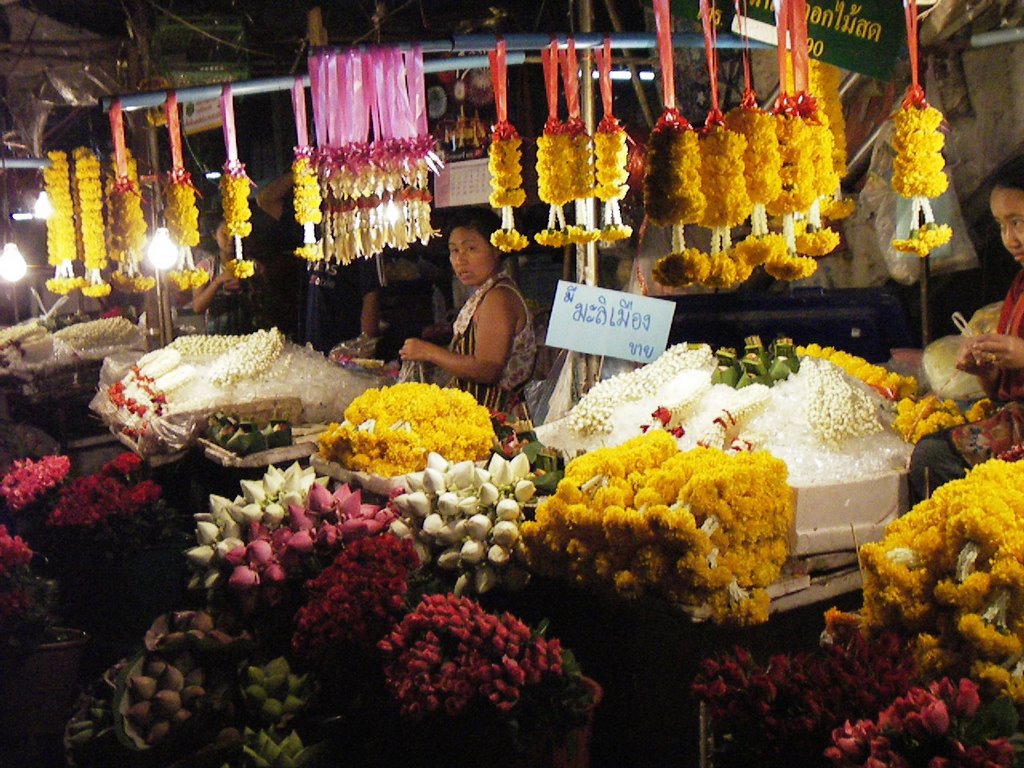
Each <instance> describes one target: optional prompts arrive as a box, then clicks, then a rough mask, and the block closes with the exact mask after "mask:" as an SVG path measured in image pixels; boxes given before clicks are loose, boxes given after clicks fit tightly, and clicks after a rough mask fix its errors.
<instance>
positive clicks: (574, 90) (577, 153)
mask: <svg viewBox="0 0 1024 768" xmlns="http://www.w3.org/2000/svg"><path fill="white" fill-rule="evenodd" d="M560 56H561V62H562V82H563V83H564V84H565V103H566V105H567V106H568V110H569V119H568V120H566V122H565V126H564V128H565V132H566V134H567V135H568V137H569V143H568V146H567V147H566V149H567V150H568V154H567V155H566V157H565V158H564V160H563V173H565V174H566V175H567V177H568V183H569V196H570V199H571V200H572V201H573V204H574V209H575V221H574V223H573V224H572V225H570V226H568V227H566V229H565V232H566V239H567V240H568V242H569V243H570V244H572V245H583V244H586V243H592V242H594V241H595V240H597V239H598V238H599V237H600V236H601V232H600V230H597V229H594V228H593V227H591V226H589V225H588V221H587V219H588V213H589V210H590V209H591V206H592V203H593V198H594V142H593V140H592V139H591V138H590V134H589V133H587V127H586V125H584V123H583V120H582V119H581V118H580V96H579V74H578V73H579V65H578V64H577V63H576V41H575V40H573V39H572V38H571V37H570V38H569V41H568V43H567V45H566V49H565V50H564V51H561V54H560Z"/></svg>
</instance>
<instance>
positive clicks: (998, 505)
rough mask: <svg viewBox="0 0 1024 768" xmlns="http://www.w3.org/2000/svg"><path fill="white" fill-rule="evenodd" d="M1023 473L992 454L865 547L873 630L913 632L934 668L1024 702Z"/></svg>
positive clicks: (926, 664) (924, 663) (928, 668)
mask: <svg viewBox="0 0 1024 768" xmlns="http://www.w3.org/2000/svg"><path fill="white" fill-rule="evenodd" d="M1022 507H1024V473H1022V472H1021V471H1020V467H1019V465H1017V464H1010V463H1006V462H1002V461H998V460H992V461H987V462H985V463H984V464H980V465H978V466H977V467H975V468H974V469H973V470H971V471H970V472H969V474H968V475H967V477H966V478H964V479H963V480H955V481H953V482H950V483H947V484H946V485H943V486H942V487H941V488H939V489H938V490H937V491H936V492H935V495H933V496H932V497H931V498H930V499H928V500H926V501H923V502H921V503H920V504H918V505H917V506H916V507H914V508H913V509H912V510H911V511H910V512H909V513H908V514H906V515H905V516H903V517H902V518H900V519H899V520H896V521H895V522H893V523H891V524H890V525H889V527H888V529H887V530H886V535H885V538H884V539H883V540H882V541H880V542H878V543H875V544H866V545H864V546H863V547H862V548H861V551H860V560H861V569H862V572H863V574H864V609H863V612H864V618H865V621H866V623H867V626H868V627H869V629H871V630H873V631H882V630H887V629H893V630H896V631H898V632H900V633H902V634H905V635H908V636H909V637H910V639H911V641H912V643H913V645H914V648H915V651H916V654H917V658H918V663H919V665H920V667H921V669H922V670H923V671H924V672H925V673H926V674H929V675H940V674H949V675H956V676H969V677H971V678H972V679H974V680H976V681H978V682H980V683H982V684H983V685H985V686H986V687H987V688H989V689H990V690H993V691H1002V692H1005V693H1006V694H1007V695H1009V696H1010V697H1011V698H1013V699H1014V700H1015V701H1017V702H1018V703H1019V702H1021V701H1024V664H1022V663H1021V654H1022V652H1024V602H1022V601H1024V566H1022V563H1024V520H1022V518H1021V516H1020V514H1019V510H1020V509H1021V508H1022Z"/></svg>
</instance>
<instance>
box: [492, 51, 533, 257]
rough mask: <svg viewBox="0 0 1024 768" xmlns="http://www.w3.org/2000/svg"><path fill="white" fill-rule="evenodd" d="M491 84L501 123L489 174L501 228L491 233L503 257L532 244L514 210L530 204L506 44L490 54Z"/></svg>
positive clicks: (495, 134) (496, 129)
mask: <svg viewBox="0 0 1024 768" xmlns="http://www.w3.org/2000/svg"><path fill="white" fill-rule="evenodd" d="M487 55H488V57H489V58H490V61H491V84H492V86H493V88H494V105H495V111H496V113H497V122H495V124H494V125H493V126H492V127H491V145H490V147H488V148H487V170H488V171H489V172H490V174H491V195H490V198H489V202H490V204H491V207H492V208H499V209H501V227H500V228H499V229H498V230H497V231H495V232H492V233H491V245H493V246H494V247H495V248H497V249H498V250H500V251H502V252H503V253H512V252H513V251H521V250H523V248H525V247H526V246H527V245H528V244H529V240H528V239H527V238H526V235H524V234H522V233H521V232H519V231H518V230H517V229H516V222H515V215H514V213H513V211H514V209H516V208H519V207H520V206H521V205H522V204H523V203H524V202H526V192H525V190H524V189H523V153H522V150H521V147H522V144H523V140H522V138H520V136H519V132H518V131H516V128H515V126H514V125H512V124H511V123H510V122H509V121H508V60H507V55H506V45H505V41H504V40H498V43H497V46H496V48H495V50H493V51H490V52H489V53H488V54H487Z"/></svg>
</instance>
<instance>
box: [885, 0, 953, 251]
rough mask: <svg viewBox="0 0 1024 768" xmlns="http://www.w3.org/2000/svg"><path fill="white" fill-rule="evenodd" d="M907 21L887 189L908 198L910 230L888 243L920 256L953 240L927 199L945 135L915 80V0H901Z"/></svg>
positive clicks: (940, 176) (938, 185)
mask: <svg viewBox="0 0 1024 768" xmlns="http://www.w3.org/2000/svg"><path fill="white" fill-rule="evenodd" d="M903 8H904V12H905V16H906V22H907V46H908V48H909V50H910V73H911V86H910V90H909V91H908V92H907V96H906V98H905V99H904V100H903V103H902V104H901V105H900V108H899V110H898V111H897V112H896V114H895V115H893V118H892V121H893V129H894V130H893V140H892V146H893V149H894V150H895V151H896V158H895V159H894V160H893V166H892V188H893V189H894V190H895V191H896V193H897V194H898V195H901V196H902V197H906V198H909V199H910V205H911V214H910V217H911V218H910V232H909V234H908V236H907V237H906V238H901V239H896V240H893V241H892V246H893V248H895V249H896V250H897V251H902V252H903V253H916V254H917V255H918V256H920V257H921V258H924V257H925V256H927V255H928V254H929V253H931V252H932V251H934V250H935V249H936V248H938V247H939V246H942V245H945V244H946V243H948V242H949V241H950V240H952V239H953V230H952V228H951V227H950V226H949V225H948V224H937V223H936V222H935V214H934V213H933V211H932V206H931V203H930V202H929V200H930V199H931V198H936V197H938V196H939V195H941V194H942V193H943V192H945V191H946V189H947V187H948V186H949V179H948V178H947V177H946V173H945V171H944V170H943V169H944V168H945V165H946V161H945V160H944V159H943V157H942V146H943V144H944V143H945V136H943V134H942V132H941V131H940V130H939V126H940V125H941V124H942V120H943V117H942V113H941V112H939V110H937V109H935V107H933V106H931V105H930V104H928V100H927V99H926V98H925V95H924V88H922V87H921V85H920V83H919V81H918V65H917V62H918V56H917V0H904V3H903Z"/></svg>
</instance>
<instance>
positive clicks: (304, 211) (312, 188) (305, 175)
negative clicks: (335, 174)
mask: <svg viewBox="0 0 1024 768" xmlns="http://www.w3.org/2000/svg"><path fill="white" fill-rule="evenodd" d="M292 184H293V186H294V188H295V194H294V197H293V198H292V207H293V209H294V211H295V221H296V222H297V223H298V224H301V225H303V226H305V225H306V224H319V223H320V222H321V221H322V220H323V214H322V213H321V211H320V204H321V202H322V200H321V198H320V182H319V180H318V179H317V177H316V170H315V169H314V168H313V166H312V164H311V163H310V158H309V157H308V155H306V154H303V153H301V152H296V155H295V159H294V160H293V161H292Z"/></svg>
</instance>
